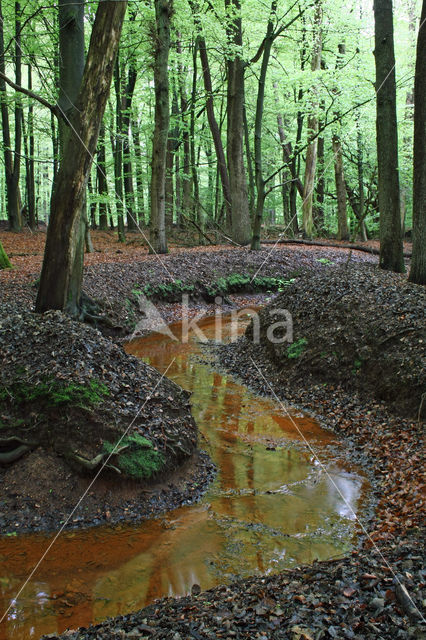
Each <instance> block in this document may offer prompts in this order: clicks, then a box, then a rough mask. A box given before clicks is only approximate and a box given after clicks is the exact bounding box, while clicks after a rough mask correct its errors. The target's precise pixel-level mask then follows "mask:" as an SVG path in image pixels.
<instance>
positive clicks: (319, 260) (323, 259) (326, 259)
mask: <svg viewBox="0 0 426 640" xmlns="http://www.w3.org/2000/svg"><path fill="white" fill-rule="evenodd" d="M317 262H321V264H334V262H333V260H329V259H328V258H317Z"/></svg>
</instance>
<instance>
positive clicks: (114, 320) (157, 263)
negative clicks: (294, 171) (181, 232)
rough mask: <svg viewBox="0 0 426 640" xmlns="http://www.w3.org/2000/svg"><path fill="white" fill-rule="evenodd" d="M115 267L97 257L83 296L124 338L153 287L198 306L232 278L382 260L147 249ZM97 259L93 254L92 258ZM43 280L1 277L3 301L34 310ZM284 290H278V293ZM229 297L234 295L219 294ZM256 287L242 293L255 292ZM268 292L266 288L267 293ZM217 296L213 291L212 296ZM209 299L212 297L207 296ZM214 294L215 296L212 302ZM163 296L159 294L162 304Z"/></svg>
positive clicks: (318, 251)
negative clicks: (157, 252) (143, 295)
mask: <svg viewBox="0 0 426 640" xmlns="http://www.w3.org/2000/svg"><path fill="white" fill-rule="evenodd" d="M117 251H120V255H119V256H118V257H116V259H117V262H111V260H112V259H113V258H112V257H111V255H109V254H108V255H106V256H105V260H106V261H105V262H103V259H104V256H103V255H99V256H98V255H96V256H95V258H96V260H97V262H92V258H91V257H90V256H89V257H87V256H86V259H90V262H91V263H90V264H89V265H88V266H87V267H86V268H85V273H84V291H85V292H86V294H87V295H88V296H90V297H91V298H92V299H93V300H95V301H97V302H98V303H99V307H100V309H101V310H102V313H104V314H105V315H106V316H107V317H108V319H109V323H108V325H105V324H102V323H100V324H99V328H100V330H101V331H103V332H104V333H106V334H107V335H112V336H113V337H115V336H124V335H128V334H131V333H132V332H133V330H134V328H135V326H136V324H137V323H138V321H139V320H141V319H142V318H143V317H144V314H143V311H141V308H140V304H139V297H140V293H141V292H143V291H144V290H145V287H147V285H149V289H148V291H147V294H148V297H151V295H152V290H156V291H157V293H158V292H160V293H161V287H163V299H168V300H174V299H180V297H181V293H182V292H183V293H185V292H186V293H187V294H188V295H189V297H190V298H191V299H192V301H193V303H194V304H197V303H203V304H204V303H205V302H207V300H206V299H205V298H204V297H203V296H204V295H205V294H206V293H207V292H208V290H209V289H210V288H211V285H212V283H215V284H216V285H217V284H218V283H219V282H220V281H221V279H223V278H229V277H230V276H246V277H247V276H249V279H250V280H251V278H253V277H254V276H256V277H258V278H262V277H268V278H277V279H291V278H292V277H298V276H299V275H300V274H302V273H304V272H307V271H309V272H310V271H314V270H322V269H326V268H327V266H328V265H339V264H346V263H347V262H348V260H349V261H350V262H355V263H358V262H369V263H372V264H376V263H377V257H376V256H371V255H369V254H366V253H361V252H356V251H352V252H350V251H348V250H347V249H336V248H333V249H326V248H322V247H303V248H300V247H292V246H287V245H286V246H285V247H282V246H277V247H267V248H263V249H262V250H261V251H255V252H254V251H249V250H248V249H238V248H233V249H232V248H223V247H214V248H209V249H205V248H203V249H200V248H197V249H192V250H177V249H172V250H171V252H170V253H169V254H168V255H165V256H148V255H147V254H146V251H145V250H139V251H136V252H135V251H133V253H132V254H131V255H130V254H129V257H128V259H127V261H126V253H124V254H123V255H122V254H121V251H125V249H123V250H122V249H118V250H117ZM92 256H93V254H92ZM38 277H39V265H38V263H34V267H33V268H31V264H30V266H25V268H24V266H22V267H21V268H20V269H18V270H16V271H8V272H5V271H2V272H0V285H1V286H0V302H10V301H16V303H17V304H19V305H20V306H21V305H22V306H23V307H24V308H28V309H31V308H33V305H34V302H35V297H36V292H37V288H36V287H37V285H36V280H37V278H38ZM278 288H279V287H278V286H275V287H274V290H275V291H276V290H277V289H278ZM216 289H217V291H218V293H221V295H222V294H225V295H227V294H228V293H232V287H231V290H223V288H222V289H221V290H220V288H218V287H216ZM252 289H253V288H252V287H251V285H250V286H248V287H246V288H245V289H244V288H243V289H239V291H252ZM263 290H264V289H263ZM212 293H214V292H212ZM207 297H209V296H207ZM212 297H213V299H214V297H215V296H214V295H213V296H212V295H210V298H209V299H210V300H211V299H212ZM159 298H161V296H159V295H156V296H155V301H156V302H158V300H159Z"/></svg>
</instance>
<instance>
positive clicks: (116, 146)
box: [111, 53, 126, 242]
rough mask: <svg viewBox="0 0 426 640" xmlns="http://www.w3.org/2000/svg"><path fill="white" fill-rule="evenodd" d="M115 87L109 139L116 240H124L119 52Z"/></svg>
mask: <svg viewBox="0 0 426 640" xmlns="http://www.w3.org/2000/svg"><path fill="white" fill-rule="evenodd" d="M114 89H115V105H116V111H115V139H113V138H112V139H111V144H112V149H113V156H114V187H115V207H116V211H117V229H118V240H119V242H124V241H125V239H126V232H125V228H124V191H123V135H122V128H123V123H122V109H121V70H120V54H119V53H118V55H117V59H116V61H115V68H114ZM111 136H112V131H111Z"/></svg>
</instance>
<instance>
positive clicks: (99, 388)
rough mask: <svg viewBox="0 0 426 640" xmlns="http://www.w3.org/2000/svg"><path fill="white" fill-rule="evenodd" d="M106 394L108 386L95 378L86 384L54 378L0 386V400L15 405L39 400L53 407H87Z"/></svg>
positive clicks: (107, 393)
mask: <svg viewBox="0 0 426 640" xmlns="http://www.w3.org/2000/svg"><path fill="white" fill-rule="evenodd" d="M107 395H109V390H108V388H107V387H106V386H105V385H104V384H103V383H102V382H99V381H97V380H91V381H90V382H88V383H87V385H80V384H76V383H71V384H64V383H63V382H59V381H58V380H54V379H52V380H49V379H46V380H43V381H41V382H39V383H36V384H33V385H32V384H28V383H27V382H20V381H18V380H15V381H13V382H12V383H11V384H10V385H8V386H3V387H1V388H0V402H7V401H9V402H12V403H13V404H15V405H16V404H26V403H31V402H34V401H39V402H43V403H46V404H47V405H49V406H54V407H55V406H60V405H65V404H69V405H76V406H80V407H87V406H88V405H96V404H99V403H100V402H101V401H102V398H103V397H104V396H107Z"/></svg>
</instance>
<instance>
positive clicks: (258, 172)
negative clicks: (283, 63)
mask: <svg viewBox="0 0 426 640" xmlns="http://www.w3.org/2000/svg"><path fill="white" fill-rule="evenodd" d="M276 13H277V0H272V3H271V11H270V16H269V20H268V26H267V29H266V36H265V39H264V41H263V42H264V45H263V56H262V65H261V69H260V75H259V83H258V89H257V102H256V118H255V125H254V175H255V180H256V195H257V197H256V213H255V217H254V224H253V236H252V241H251V249H252V250H254V251H258V250H259V249H260V231H261V228H262V219H263V208H264V204H265V197H266V195H265V180H264V178H263V168H262V160H263V159H262V122H263V108H264V102H265V85H266V73H267V71H268V65H269V58H270V55H271V49H272V43H273V41H274V25H275V20H276Z"/></svg>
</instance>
